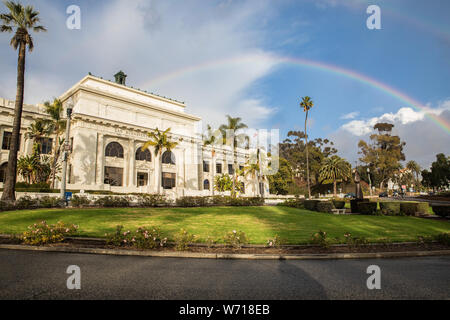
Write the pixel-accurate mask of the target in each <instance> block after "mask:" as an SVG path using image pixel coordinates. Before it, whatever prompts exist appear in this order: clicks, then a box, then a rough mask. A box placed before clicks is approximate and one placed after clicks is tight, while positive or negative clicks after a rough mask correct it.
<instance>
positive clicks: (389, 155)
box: [358, 124, 406, 189]
mask: <svg viewBox="0 0 450 320" xmlns="http://www.w3.org/2000/svg"><path fill="white" fill-rule="evenodd" d="M380 128H381V129H380ZM389 128H390V130H389ZM392 128H393V125H389V126H383V125H382V124H381V126H380V124H377V125H375V127H374V129H377V130H378V131H379V133H378V134H373V135H371V136H370V140H371V144H368V143H367V142H365V141H363V140H361V141H360V142H359V144H358V147H359V148H360V152H359V154H361V155H362V157H361V158H360V161H362V162H363V163H365V164H366V166H367V167H369V168H370V172H371V175H372V177H373V178H374V183H375V184H379V185H380V189H382V188H383V185H384V184H385V183H386V182H387V181H388V180H389V179H390V178H391V179H392V178H393V177H394V173H395V172H398V170H399V169H400V168H401V164H400V161H404V160H405V155H404V153H403V148H404V146H405V145H406V143H405V142H402V141H401V139H400V137H398V136H393V135H391V130H392Z"/></svg>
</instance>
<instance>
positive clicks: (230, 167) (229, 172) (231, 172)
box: [228, 164, 234, 174]
mask: <svg viewBox="0 0 450 320" xmlns="http://www.w3.org/2000/svg"><path fill="white" fill-rule="evenodd" d="M228 174H234V170H233V165H232V164H229V165H228Z"/></svg>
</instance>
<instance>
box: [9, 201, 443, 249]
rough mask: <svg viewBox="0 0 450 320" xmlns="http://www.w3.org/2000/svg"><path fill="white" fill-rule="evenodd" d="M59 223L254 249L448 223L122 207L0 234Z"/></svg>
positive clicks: (63, 213) (25, 215)
mask: <svg viewBox="0 0 450 320" xmlns="http://www.w3.org/2000/svg"><path fill="white" fill-rule="evenodd" d="M42 220H45V221H47V222H48V223H56V222H57V221H64V222H66V223H74V224H77V225H79V226H80V235H82V236H91V237H104V235H105V233H107V232H113V231H114V229H115V226H117V225H119V224H120V225H123V226H124V227H125V228H126V229H127V230H131V231H135V230H136V228H137V227H140V226H147V227H150V226H156V227H158V228H160V229H161V231H162V232H163V233H164V235H165V236H167V237H168V238H169V239H172V238H173V235H174V234H175V233H176V232H178V231H179V230H180V229H181V228H185V229H186V230H188V231H189V232H191V233H193V234H195V235H197V236H198V239H199V241H200V242H202V241H204V240H205V239H206V238H207V237H208V236H211V237H213V238H214V239H221V238H222V237H223V236H224V234H225V233H226V232H228V231H232V230H238V231H239V230H241V231H244V232H245V233H246V234H247V236H248V237H249V238H250V242H251V243H254V244H265V243H266V241H267V240H268V239H270V238H273V237H274V236H275V235H278V236H280V237H281V238H283V239H285V240H287V241H288V243H291V244H301V243H306V242H308V241H309V240H310V238H311V234H312V233H314V232H317V231H319V230H323V231H326V232H327V233H328V235H329V237H330V238H336V237H339V238H340V239H343V238H344V233H346V232H350V233H351V234H352V235H353V236H361V237H366V238H367V239H368V240H370V241H377V240H379V239H382V238H388V239H389V240H392V241H410V240H412V241H414V240H417V236H419V235H420V236H426V235H435V234H438V233H443V232H450V223H449V222H446V221H432V220H425V219H421V218H415V217H386V216H335V215H331V214H326V213H318V212H311V211H307V210H300V209H294V208H286V207H232V208H224V207H213V208H150V209H148V208H125V209H67V210H62V209H41V210H28V211H13V212H1V213H0V233H4V234H19V233H21V232H23V231H25V230H26V229H27V227H28V226H29V225H31V224H33V223H36V222H39V221H42Z"/></svg>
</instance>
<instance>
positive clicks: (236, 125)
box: [219, 115, 248, 197]
mask: <svg viewBox="0 0 450 320" xmlns="http://www.w3.org/2000/svg"><path fill="white" fill-rule="evenodd" d="M246 128H248V127H247V125H246V124H245V123H243V122H242V119H241V118H239V117H237V118H233V117H231V116H229V115H227V123H226V124H223V125H221V126H220V127H219V130H220V132H221V133H222V136H223V139H224V142H225V143H226V144H229V145H231V146H232V149H233V154H232V159H233V160H232V162H233V188H232V192H231V195H232V196H233V197H235V196H236V191H235V190H236V180H237V175H236V149H237V147H238V146H241V145H242V144H243V143H244V141H245V140H246V138H247V136H246V135H245V134H242V133H241V134H239V133H238V132H239V131H241V130H242V129H246Z"/></svg>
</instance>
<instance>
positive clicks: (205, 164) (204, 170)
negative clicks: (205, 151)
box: [203, 161, 209, 172]
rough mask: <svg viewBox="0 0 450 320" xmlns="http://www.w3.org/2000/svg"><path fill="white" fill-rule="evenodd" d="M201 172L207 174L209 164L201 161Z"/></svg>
mask: <svg viewBox="0 0 450 320" xmlns="http://www.w3.org/2000/svg"><path fill="white" fill-rule="evenodd" d="M203 172H209V162H208V161H203Z"/></svg>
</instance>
